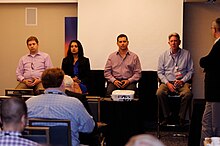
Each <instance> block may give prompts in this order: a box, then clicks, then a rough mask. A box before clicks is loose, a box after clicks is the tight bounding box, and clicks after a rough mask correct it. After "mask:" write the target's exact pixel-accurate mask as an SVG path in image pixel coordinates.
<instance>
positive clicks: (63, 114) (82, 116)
mask: <svg viewBox="0 0 220 146" xmlns="http://www.w3.org/2000/svg"><path fill="white" fill-rule="evenodd" d="M63 79H64V72H63V70H61V69H60V68H51V69H46V70H45V71H44V72H43V74H42V78H41V80H42V84H43V86H44V88H45V89H46V90H45V94H41V95H38V96H33V97H31V98H30V99H28V100H27V101H26V103H27V107H28V117H29V118H51V119H69V120H70V121H71V135H72V146H79V144H80V141H79V132H84V133H90V132H92V131H93V129H94V126H95V122H94V120H93V117H92V116H90V115H89V113H88V112H87V111H86V109H85V107H84V106H83V104H82V103H81V102H80V101H79V100H78V99H77V98H74V97H68V96H67V95H66V94H65V93H64V91H65V86H64V83H63Z"/></svg>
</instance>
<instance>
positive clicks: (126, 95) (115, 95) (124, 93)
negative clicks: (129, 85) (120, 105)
mask: <svg viewBox="0 0 220 146" xmlns="http://www.w3.org/2000/svg"><path fill="white" fill-rule="evenodd" d="M134 93H135V92H134V91H133V90H114V91H113V92H112V100H113V101H131V100H133V99H134Z"/></svg>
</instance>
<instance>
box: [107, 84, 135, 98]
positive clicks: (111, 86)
mask: <svg viewBox="0 0 220 146" xmlns="http://www.w3.org/2000/svg"><path fill="white" fill-rule="evenodd" d="M136 89H137V88H136V82H135V83H131V84H129V85H128V86H127V87H125V88H123V89H122V88H118V87H116V86H115V85H114V84H113V83H111V82H108V85H107V91H106V97H111V95H112V91H114V90H134V91H136Z"/></svg>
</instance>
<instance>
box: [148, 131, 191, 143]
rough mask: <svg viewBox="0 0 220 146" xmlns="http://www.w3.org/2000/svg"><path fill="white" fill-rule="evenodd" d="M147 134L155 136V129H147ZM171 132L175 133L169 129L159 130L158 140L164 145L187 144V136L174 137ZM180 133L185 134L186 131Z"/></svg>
mask: <svg viewBox="0 0 220 146" xmlns="http://www.w3.org/2000/svg"><path fill="white" fill-rule="evenodd" d="M146 133H147V134H152V135H154V136H157V132H156V131H147V132H146ZM173 134H176V132H171V131H163V132H160V140H161V141H162V142H163V143H164V144H165V145H166V146H187V145H188V137H187V136H185V137H182V136H181V137H174V136H173ZM181 134H185V135H187V134H188V133H187V132H181Z"/></svg>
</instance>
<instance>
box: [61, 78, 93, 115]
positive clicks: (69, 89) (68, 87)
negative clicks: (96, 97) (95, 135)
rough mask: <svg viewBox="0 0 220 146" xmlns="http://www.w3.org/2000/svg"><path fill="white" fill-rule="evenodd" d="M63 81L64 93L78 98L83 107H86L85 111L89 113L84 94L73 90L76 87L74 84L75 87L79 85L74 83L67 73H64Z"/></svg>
mask: <svg viewBox="0 0 220 146" xmlns="http://www.w3.org/2000/svg"><path fill="white" fill-rule="evenodd" d="M63 83H64V87H65V93H66V95H68V96H72V97H75V98H77V99H79V100H80V101H81V102H82V104H83V105H84V107H85V108H86V110H87V112H88V113H89V114H92V113H91V109H90V107H89V104H88V101H87V98H86V95H85V94H80V93H76V92H74V91H75V89H76V88H75V87H74V86H77V89H78V87H79V85H78V84H77V83H76V84H75V83H74V81H73V79H72V78H71V77H70V76H68V75H64V79H63Z"/></svg>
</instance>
